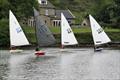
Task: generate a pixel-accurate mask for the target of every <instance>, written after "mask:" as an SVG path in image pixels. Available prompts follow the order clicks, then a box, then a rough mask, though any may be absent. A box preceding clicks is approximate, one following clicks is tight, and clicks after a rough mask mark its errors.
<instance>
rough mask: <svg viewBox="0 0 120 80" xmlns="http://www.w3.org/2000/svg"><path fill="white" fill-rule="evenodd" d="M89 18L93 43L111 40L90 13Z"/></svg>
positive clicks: (103, 42)
mask: <svg viewBox="0 0 120 80" xmlns="http://www.w3.org/2000/svg"><path fill="white" fill-rule="evenodd" d="M89 19H90V25H91V30H92V36H93V40H94V44H95V45H101V44H105V43H108V42H111V40H110V38H109V37H108V36H107V34H106V33H105V32H104V30H103V29H102V28H101V26H100V25H99V24H98V23H97V21H96V20H95V19H94V18H93V17H92V16H91V15H89Z"/></svg>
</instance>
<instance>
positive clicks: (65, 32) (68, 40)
mask: <svg viewBox="0 0 120 80" xmlns="http://www.w3.org/2000/svg"><path fill="white" fill-rule="evenodd" d="M77 44H78V42H77V40H76V38H75V36H74V33H73V31H72V29H71V27H70V25H69V23H68V21H67V19H66V18H65V16H64V14H63V13H61V47H62V48H64V46H68V45H77Z"/></svg>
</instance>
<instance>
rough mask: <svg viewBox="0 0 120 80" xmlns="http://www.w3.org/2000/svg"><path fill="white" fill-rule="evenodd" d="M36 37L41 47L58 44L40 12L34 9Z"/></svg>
mask: <svg viewBox="0 0 120 80" xmlns="http://www.w3.org/2000/svg"><path fill="white" fill-rule="evenodd" d="M34 16H35V26H36V36H37V42H38V45H39V46H49V45H52V44H55V43H56V40H55V38H54V36H53V35H52V33H51V32H50V30H49V29H48V27H47V26H46V24H45V22H44V21H43V20H42V18H41V16H40V15H39V12H38V11H37V10H36V9H35V8H34Z"/></svg>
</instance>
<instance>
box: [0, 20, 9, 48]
mask: <svg viewBox="0 0 120 80" xmlns="http://www.w3.org/2000/svg"><path fill="white" fill-rule="evenodd" d="M8 45H9V28H8V20H7V19H1V20H0V46H8Z"/></svg>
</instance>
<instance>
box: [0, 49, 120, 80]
mask: <svg viewBox="0 0 120 80" xmlns="http://www.w3.org/2000/svg"><path fill="white" fill-rule="evenodd" d="M43 50H44V51H45V52H46V55H45V56H42V57H39V58H38V57H36V56H35V55H34V50H24V51H23V52H22V53H17V54H10V53H9V51H8V50H0V80H120V50H113V49H104V50H103V51H102V52H94V50H93V49H92V48H76V49H72V48H67V49H64V50H61V49H59V48H44V49H43Z"/></svg>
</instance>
